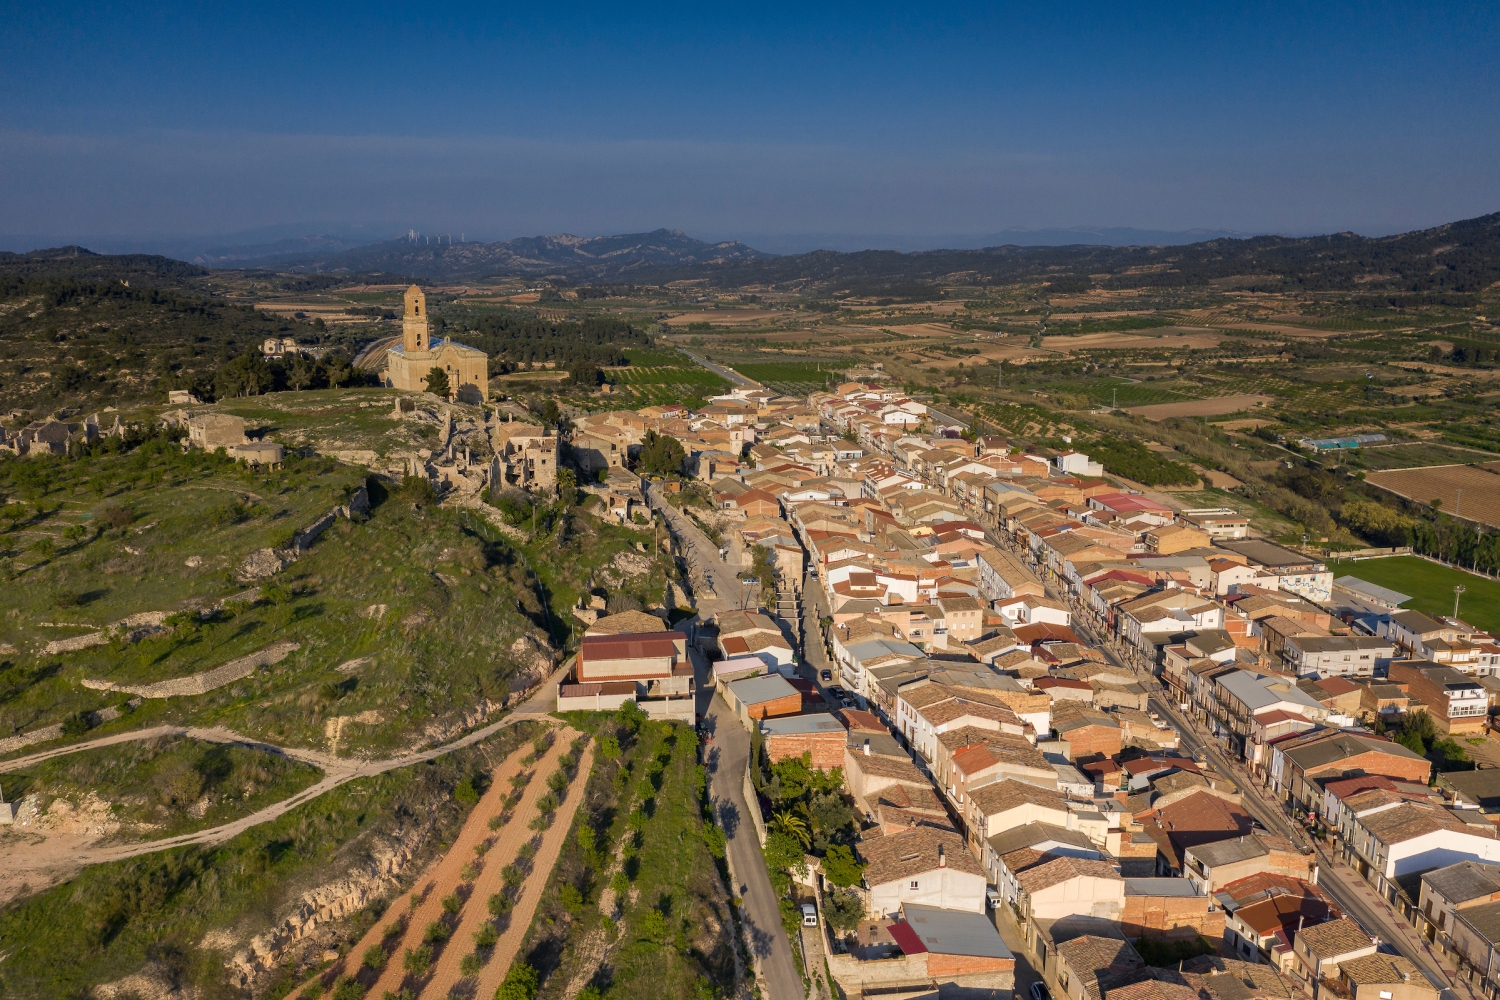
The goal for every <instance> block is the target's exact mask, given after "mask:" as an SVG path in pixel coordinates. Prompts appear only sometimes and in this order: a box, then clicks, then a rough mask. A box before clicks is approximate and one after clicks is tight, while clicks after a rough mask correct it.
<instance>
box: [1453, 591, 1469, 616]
mask: <svg viewBox="0 0 1500 1000" xmlns="http://www.w3.org/2000/svg"><path fill="white" fill-rule="evenodd" d="M1468 589H1469V588H1467V587H1465V586H1464V585H1463V584H1461V583H1457V584H1454V585H1453V617H1454V618H1457V617H1458V599H1459V597H1460V596H1462V595H1463V592H1464V591H1465V590H1468Z"/></svg>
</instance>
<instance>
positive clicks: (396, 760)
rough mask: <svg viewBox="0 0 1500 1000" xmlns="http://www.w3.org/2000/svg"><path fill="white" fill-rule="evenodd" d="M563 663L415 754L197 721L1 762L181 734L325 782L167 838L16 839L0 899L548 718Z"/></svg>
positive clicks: (212, 840)
mask: <svg viewBox="0 0 1500 1000" xmlns="http://www.w3.org/2000/svg"><path fill="white" fill-rule="evenodd" d="M566 669H567V665H566V664H564V666H562V667H559V668H558V670H557V671H555V672H554V673H553V674H552V675H551V676H549V677H548V678H547V680H546V681H544V682H543V683H542V686H541V687H540V688H539V689H538V690H537V691H536V692H534V693H533V694H532V696H531V697H530V698H528V699H527V700H526V701H525V702H523V703H522V704H521V705H520V706H519V707H517V708H516V710H515V711H513V712H510V713H507V714H506V715H505V717H504V718H502V719H500V720H498V721H496V722H492V723H490V724H489V725H487V726H484V727H482V728H480V729H476V730H474V731H473V732H470V733H467V734H465V735H464V736H461V737H459V738H458V739H456V740H453V741H452V742H450V743H445V744H443V745H441V746H437V747H432V748H431V749H428V750H421V751H417V752H415V753H409V754H402V755H400V756H397V757H389V758H386V759H384V760H367V761H361V760H344V759H342V758H338V757H332V756H330V755H328V754H325V753H321V752H319V751H316V750H309V749H306V748H302V747H279V746H275V745H273V744H269V743H265V742H262V741H259V740H252V739H250V738H248V737H245V736H241V735H240V734H238V733H235V732H233V731H232V730H228V729H199V728H196V727H192V726H155V727H152V728H150V729H138V730H134V731H132V732H128V733H116V734H114V735H112V736H105V737H101V738H99V739H97V740H89V741H87V742H84V743H75V744H72V745H70V746H66V747H58V748H56V749H54V750H46V751H42V752H40V753H34V754H28V755H27V756H25V757H18V758H15V759H13V760H9V761H4V762H0V773H3V772H7V771H14V770H18V769H19V768H21V767H24V766H27V765H29V764H34V763H39V762H40V761H43V760H50V759H52V758H56V757H61V756H65V755H67V754H73V753H78V752H80V751H83V750H88V749H93V748H97V747H106V746H114V745H118V744H121V743H128V742H133V741H137V740H148V739H155V738H157V737H159V736H171V735H184V736H191V737H193V738H195V739H202V740H206V741H208V742H213V743H228V744H233V745H237V746H243V747H246V748H249V749H254V750H260V751H262V752H265V753H270V754H276V755H278V756H283V757H286V758H288V759H291V760H297V761H302V762H303V763H307V764H312V765H313V766H315V767H318V768H321V769H322V770H323V771H324V776H323V778H322V779H321V780H319V781H317V782H315V783H313V784H311V785H309V786H308V787H306V788H304V789H302V790H301V791H300V792H297V793H296V794H295V795H292V796H290V797H288V798H285V799H282V800H281V801H280V802H275V803H272V804H271V805H269V806H266V807H265V808H263V809H259V810H257V811H255V812H253V813H251V814H249V815H248V816H242V817H240V818H239V819H237V820H234V821H232V822H229V823H223V824H221V825H219V826H214V827H209V828H208V829H205V830H197V831H195V832H193V833H185V834H181V835H180V836H176V837H166V838H163V839H161V840H148V841H141V842H138V843H131V844H115V845H108V846H93V845H92V844H91V843H89V842H87V841H80V842H78V843H77V844H76V846H69V847H68V848H66V849H64V850H62V851H58V850H49V849H48V844H47V842H46V841H44V842H42V843H41V844H31V845H27V844H19V845H13V846H11V847H10V849H8V850H6V851H4V852H3V853H0V898H4V897H5V895H6V893H5V891H4V888H3V887H4V886H14V885H18V884H19V885H29V884H30V880H31V879H32V878H38V879H41V880H43V883H44V884H51V882H53V881H55V880H58V879H61V878H65V877H68V875H69V874H71V873H72V872H75V871H78V870H79V869H82V868H86V867H88V866H90V865H97V864H107V863H108V862H111V861H121V860H124V859H126V858H134V857H139V856H140V855H143V854H155V853H157V852H159V851H168V850H172V849H173V848H177V847H187V846H189V845H194V844H221V843H223V842H224V841H226V840H229V839H230V838H231V837H235V836H237V835H239V834H241V833H244V832H245V831H246V830H249V829H250V828H251V827H255V826H259V825H261V824H262V823H269V822H271V821H272V820H275V819H278V818H280V817H281V816H284V815H286V814H287V813H288V812H290V811H291V810H293V809H295V808H297V807H298V806H300V805H304V804H305V803H307V802H311V801H312V800H313V799H316V798H318V797H319V796H321V795H323V794H324V793H325V792H329V791H332V790H333V789H335V788H338V787H339V786H340V785H344V784H347V783H349V782H351V781H354V780H356V779H358V778H369V777H373V776H375V775H379V774H384V773H386V772H387V771H394V770H397V769H398V768H403V767H409V766H411V765H412V764H421V763H424V762H426V761H429V760H434V759H436V758H438V757H442V756H444V755H446V754H450V753H452V752H453V751H455V750H462V749H464V748H465V747H470V746H473V745H474V744H476V743H479V742H480V741H482V740H485V739H488V738H489V737H491V736H493V735H494V734H495V733H497V732H499V731H500V730H501V729H504V728H505V727H507V726H512V725H515V724H516V723H518V722H526V721H530V720H545V719H547V717H548V715H549V713H550V712H551V711H552V710H553V709H554V708H555V707H556V705H557V701H556V691H557V682H558V681H559V680H560V679H561V675H562V673H563V672H564V671H565V670H566ZM30 888H32V889H36V888H39V887H38V886H35V885H30Z"/></svg>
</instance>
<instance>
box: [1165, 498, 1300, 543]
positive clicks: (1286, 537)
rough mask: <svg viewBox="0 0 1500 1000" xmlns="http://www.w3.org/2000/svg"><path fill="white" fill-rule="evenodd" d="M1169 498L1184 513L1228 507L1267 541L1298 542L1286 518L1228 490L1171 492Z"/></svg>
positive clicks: (1293, 527) (1290, 522) (1292, 527)
mask: <svg viewBox="0 0 1500 1000" xmlns="http://www.w3.org/2000/svg"><path fill="white" fill-rule="evenodd" d="M1172 499H1173V500H1174V501H1176V502H1177V503H1178V504H1180V505H1181V506H1182V509H1183V510H1193V509H1198V510H1203V509H1208V508H1212V507H1227V508H1229V509H1230V510H1236V511H1239V512H1240V513H1241V514H1244V515H1246V516H1248V517H1249V518H1250V528H1251V530H1253V531H1256V532H1259V533H1260V534H1262V535H1264V536H1265V537H1267V538H1274V539H1278V540H1282V541H1296V540H1297V539H1298V531H1299V529H1298V528H1297V525H1296V524H1295V523H1294V522H1293V521H1291V520H1290V519H1288V518H1287V517H1286V516H1285V515H1283V514H1280V513H1278V512H1277V511H1274V510H1272V509H1271V508H1270V507H1267V506H1265V505H1264V504H1259V503H1256V502H1255V501H1254V500H1251V499H1249V498H1248V497H1244V496H1241V495H1240V494H1238V493H1231V492H1229V491H1228V490H1221V489H1213V488H1210V489H1204V490H1193V491H1176V490H1174V491H1173V493H1172Z"/></svg>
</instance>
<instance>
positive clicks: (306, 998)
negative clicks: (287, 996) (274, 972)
mask: <svg viewBox="0 0 1500 1000" xmlns="http://www.w3.org/2000/svg"><path fill="white" fill-rule="evenodd" d="M322 995H323V980H321V979H314V980H313V981H312V982H310V983H308V984H307V986H306V987H305V988H304V989H303V990H302V992H301V993H298V994H297V996H298V997H300V998H301V1000H318V997H320V996H322Z"/></svg>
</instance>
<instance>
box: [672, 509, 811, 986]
mask: <svg viewBox="0 0 1500 1000" xmlns="http://www.w3.org/2000/svg"><path fill="white" fill-rule="evenodd" d="M645 486H646V499H647V502H648V503H650V505H651V507H652V509H654V510H656V511H659V512H660V513H661V515H662V517H663V518H664V519H665V520H666V522H667V526H668V527H669V528H670V529H671V531H672V534H673V536H674V537H676V539H677V541H678V543H679V545H680V546H681V550H682V558H683V559H684V560H685V561H686V562H687V564H688V567H689V571H690V573H691V574H692V576H693V577H694V579H695V580H701V581H703V582H704V583H706V584H707V586H708V587H709V588H710V589H712V591H713V593H714V597H712V598H709V597H708V596H707V595H706V594H702V595H695V599H696V600H697V603H698V612H699V614H700V615H703V616H705V617H707V616H708V615H710V614H712V613H714V612H715V611H727V610H733V609H736V608H743V607H744V606H745V600H746V598H747V596H748V594H747V592H746V589H745V588H744V587H742V586H741V585H740V582H739V579H738V578H737V576H736V575H735V572H734V570H732V569H731V568H730V567H729V566H728V565H727V564H726V563H725V562H724V560H723V559H721V558H719V550H718V547H717V546H715V545H714V544H713V542H712V541H711V540H710V539H709V537H708V536H707V535H706V534H704V533H703V531H702V529H700V528H699V527H698V526H697V525H696V524H694V523H693V522H692V519H691V518H689V517H688V516H687V515H686V514H684V513H682V512H681V511H679V510H678V509H677V508H675V507H673V506H672V505H671V504H669V503H668V502H667V501H666V498H665V496H664V495H663V494H662V492H661V491H660V489H658V488H657V486H656V485H655V484H654V483H649V482H648V483H646V484H645ZM695 666H696V667H697V668H698V677H697V682H698V690H699V691H700V692H702V693H703V696H702V697H700V698H699V702H698V703H699V710H700V712H701V714H702V715H703V727H704V729H705V730H706V732H707V735H708V736H709V738H710V740H711V742H710V743H709V744H708V745H707V746H706V748H705V752H704V761H705V764H706V766H707V768H708V789H709V795H710V797H711V798H712V799H713V803H714V812H715V814H716V816H717V817H718V821H719V825H720V827H721V828H722V829H723V830H724V833H725V835H726V836H727V837H728V844H727V850H728V853H729V869H730V872H731V874H732V875H733V876H734V879H735V881H736V882H737V883H738V884H737V885H736V886H735V893H736V895H738V896H740V897H741V898H742V899H743V900H744V906H743V908H742V909H741V910H740V917H741V919H742V920H743V921H744V924H745V931H746V934H745V936H746V938H747V939H748V943H749V945H750V951H751V954H752V955H753V956H754V958H755V964H756V967H757V969H758V970H759V973H760V975H761V976H762V977H764V980H765V985H766V989H767V990H768V992H769V993H770V1000H804V998H805V997H806V995H807V992H806V990H805V989H803V985H802V976H801V974H800V973H798V972H797V965H796V962H795V960H794V959H793V956H792V945H791V941H790V940H789V939H788V937H787V933H786V929H785V928H784V927H783V926H782V924H781V904H780V902H779V900H778V899H777V897H776V892H775V890H773V889H772V888H771V877H770V875H769V874H768V873H767V871H766V859H765V856H764V855H763V854H762V853H761V849H760V838H759V837H758V836H757V834H756V830H755V824H754V822H753V821H752V820H751V817H750V804H749V802H748V801H747V800H746V798H745V769H746V768H747V767H748V766H749V761H750V734H749V732H747V731H746V729H745V727H744V726H743V725H741V724H740V720H739V719H738V718H737V717H736V716H735V714H734V712H733V711H731V710H730V708H729V706H728V705H726V704H725V703H724V699H722V698H718V697H715V696H714V694H713V679H712V676H711V675H710V673H709V671H708V669H707V664H704V663H701V662H697V661H695Z"/></svg>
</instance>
